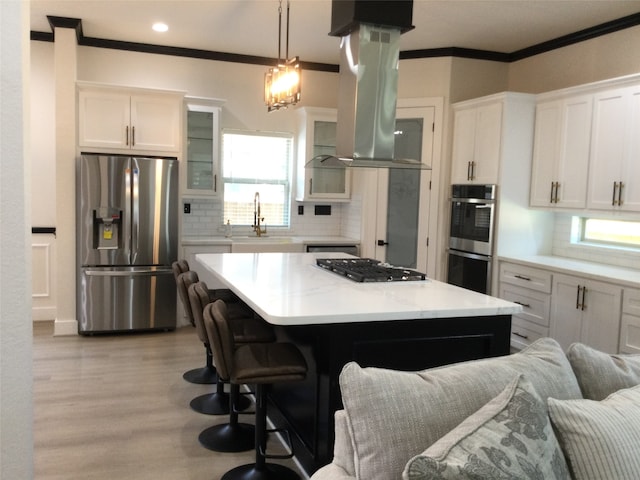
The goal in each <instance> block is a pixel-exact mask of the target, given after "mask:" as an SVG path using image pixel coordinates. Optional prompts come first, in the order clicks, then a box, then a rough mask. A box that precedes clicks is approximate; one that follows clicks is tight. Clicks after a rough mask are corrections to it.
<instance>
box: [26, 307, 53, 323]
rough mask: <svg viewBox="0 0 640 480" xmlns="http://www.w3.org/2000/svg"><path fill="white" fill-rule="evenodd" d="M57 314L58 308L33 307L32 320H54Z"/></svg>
mask: <svg viewBox="0 0 640 480" xmlns="http://www.w3.org/2000/svg"><path fill="white" fill-rule="evenodd" d="M56 313H57V311H56V307H33V308H32V309H31V319H32V320H33V321H34V322H40V321H43V320H53V319H54V318H56Z"/></svg>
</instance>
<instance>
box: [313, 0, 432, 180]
mask: <svg viewBox="0 0 640 480" xmlns="http://www.w3.org/2000/svg"><path fill="white" fill-rule="evenodd" d="M412 14H413V1H404V0H395V1H381V0H374V1H370V0H333V2H332V12H331V16H332V18H331V23H332V25H331V27H332V30H331V33H330V35H333V36H340V37H341V42H340V79H339V83H338V125H337V135H336V156H335V157H333V156H326V155H325V156H323V158H319V157H315V158H314V159H312V160H311V162H310V163H312V164H313V166H314V167H316V168H318V167H319V166H320V167H325V168H343V167H374V168H413V169H428V168H430V167H428V166H427V165H425V164H423V163H421V162H420V161H419V160H415V159H397V158H394V144H395V141H394V132H395V129H396V99H397V93H398V64H399V59H400V46H399V44H400V35H401V34H402V33H404V32H405V31H408V30H410V29H412V28H413V27H412V26H411V21H412Z"/></svg>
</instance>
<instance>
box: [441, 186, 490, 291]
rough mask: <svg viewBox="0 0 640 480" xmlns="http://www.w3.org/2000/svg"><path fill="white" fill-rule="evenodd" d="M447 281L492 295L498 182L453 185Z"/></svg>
mask: <svg viewBox="0 0 640 480" xmlns="http://www.w3.org/2000/svg"><path fill="white" fill-rule="evenodd" d="M450 202H451V224H450V228H449V249H448V257H449V258H448V276H447V282H448V283H451V284H453V285H458V286H460V287H463V288H468V289H470V290H475V291H476V292H480V293H486V294H488V293H489V292H490V289H491V259H492V255H493V230H494V223H495V208H496V185H452V186H451V198H450Z"/></svg>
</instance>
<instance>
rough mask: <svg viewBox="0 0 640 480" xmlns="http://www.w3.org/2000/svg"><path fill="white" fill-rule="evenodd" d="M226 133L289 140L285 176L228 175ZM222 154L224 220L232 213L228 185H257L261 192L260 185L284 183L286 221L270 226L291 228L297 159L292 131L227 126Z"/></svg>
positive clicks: (242, 224) (284, 219)
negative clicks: (294, 170)
mask: <svg viewBox="0 0 640 480" xmlns="http://www.w3.org/2000/svg"><path fill="white" fill-rule="evenodd" d="M226 135H239V136H247V137H249V136H251V137H264V138H282V139H285V140H286V141H287V142H288V147H289V148H288V150H289V151H288V159H287V161H286V163H285V164H284V166H285V168H286V172H285V178H280V179H274V178H270V179H265V178H260V177H232V176H226V175H225V173H226V171H225V136H226ZM221 137H222V138H221V142H220V144H221V147H220V149H221V154H220V169H221V177H222V185H223V193H222V199H223V202H222V211H223V218H224V222H225V223H226V221H227V219H229V217H230V216H231V215H229V214H228V212H227V211H226V205H227V197H226V192H227V185H229V184H236V185H256V186H258V187H257V191H258V192H259V185H282V186H283V187H284V193H283V197H284V198H283V203H282V206H283V210H284V212H283V218H282V220H283V222H284V223H269V227H274V228H285V229H286V228H290V227H291V199H292V193H293V191H292V180H293V168H294V161H295V158H294V156H295V136H294V134H293V133H291V132H276V131H260V130H240V129H233V128H225V129H223V130H222V132H221ZM247 200H248V201H249V200H251V201H253V197H252V198H251V199H247ZM231 223H232V224H234V225H237V226H240V227H251V226H252V224H251V223H238V222H235V223H234V221H233V219H231Z"/></svg>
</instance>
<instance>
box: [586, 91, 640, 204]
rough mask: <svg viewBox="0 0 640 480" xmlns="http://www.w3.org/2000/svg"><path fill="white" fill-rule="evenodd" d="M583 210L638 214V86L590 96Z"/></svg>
mask: <svg viewBox="0 0 640 480" xmlns="http://www.w3.org/2000/svg"><path fill="white" fill-rule="evenodd" d="M587 207H589V208H592V209H601V210H612V209H613V210H624V211H636V212H637V211H640V86H633V87H626V88H619V89H615V90H609V91H606V92H602V93H598V94H596V95H595V96H594V111H593V135H592V143H591V164H590V170H589V196H588V203H587Z"/></svg>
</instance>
